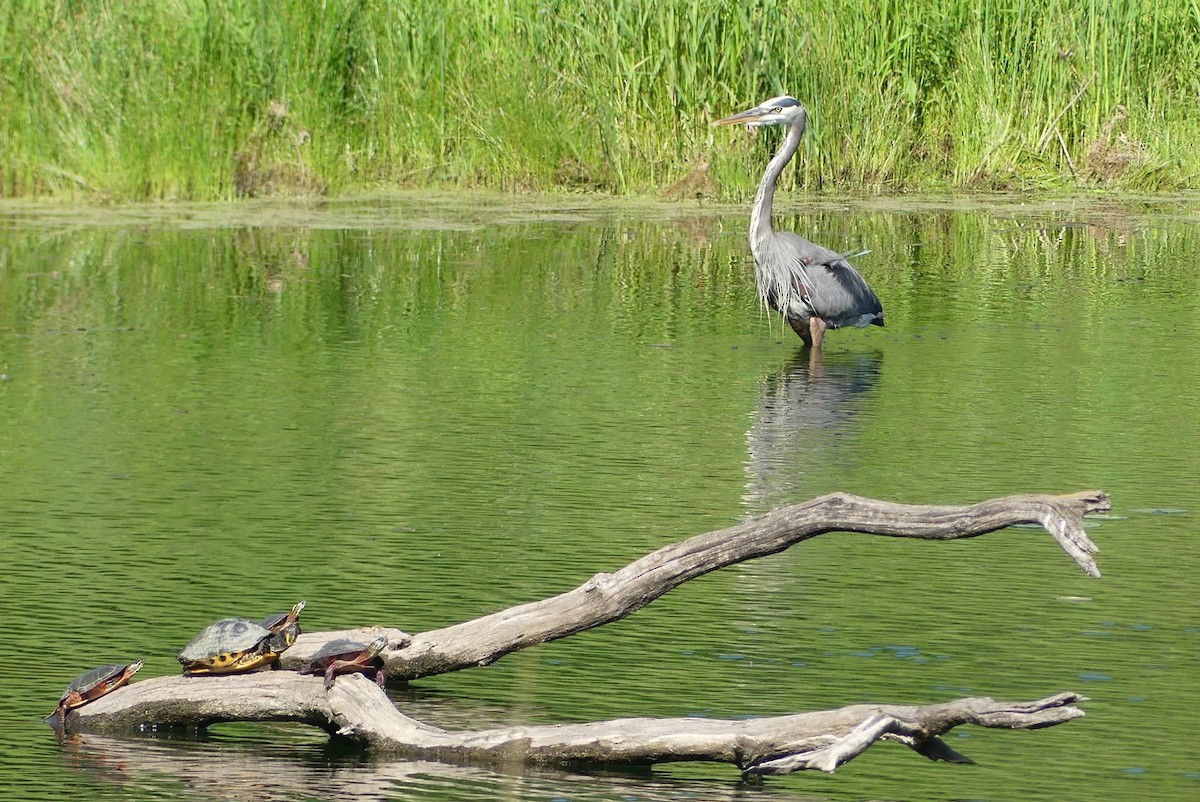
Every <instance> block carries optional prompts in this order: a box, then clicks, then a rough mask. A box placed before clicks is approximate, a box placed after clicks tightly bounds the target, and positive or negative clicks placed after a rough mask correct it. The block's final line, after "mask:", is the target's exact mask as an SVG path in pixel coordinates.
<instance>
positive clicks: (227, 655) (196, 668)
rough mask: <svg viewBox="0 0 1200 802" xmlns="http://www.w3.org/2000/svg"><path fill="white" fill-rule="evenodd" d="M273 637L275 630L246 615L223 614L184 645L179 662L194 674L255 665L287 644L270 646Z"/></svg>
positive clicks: (218, 672)
mask: <svg viewBox="0 0 1200 802" xmlns="http://www.w3.org/2000/svg"><path fill="white" fill-rule="evenodd" d="M274 637H275V633H273V632H271V630H269V629H267V628H266V627H263V626H261V625H260V624H258V623H256V622H254V621H251V620H250V619H249V618H222V619H221V620H220V621H218V622H216V623H215V624H209V625H208V626H207V627H205V628H204V630H203V631H201V633H200V634H199V635H197V636H196V637H194V638H192V640H191V642H190V643H189V644H188V645H187V646H185V647H183V651H181V652H180V653H179V662H180V663H182V664H183V670H184V671H185V672H188V673H196V674H222V673H228V672H232V671H245V670H249V669H251V668H257V667H258V666H260V665H265V664H266V663H269V662H270V661H271V660H273V659H274V658H275V656H276V655H278V654H279V652H281V651H283V648H286V647H285V646H282V645H281V646H280V648H276V647H275V646H273V645H272V640H273V639H274ZM272 650H274V651H272Z"/></svg>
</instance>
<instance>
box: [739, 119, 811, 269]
mask: <svg viewBox="0 0 1200 802" xmlns="http://www.w3.org/2000/svg"><path fill="white" fill-rule="evenodd" d="M807 122H808V115H806V114H804V113H803V112H801V114H800V116H799V118H797V120H796V122H794V123H792V124H791V125H789V126H788V129H787V136H786V137H785V138H784V140H783V144H782V145H780V146H779V150H778V151H776V153H775V155H774V157H772V158H771V161H770V163H769V164H767V171H766V172H765V173H763V177H762V181H760V182H759V184H758V194H757V195H755V196H754V208H753V209H751V211H750V250H751V251H752V252H753V253H754V255H755V256H757V255H758V254H759V243H762V242H766V241H767V240H768V239H770V237H771V204H772V203H773V202H774V200H775V183H776V182H777V181H778V180H779V175H780V173H782V172H783V168H784V167H786V166H787V163H788V162H790V161H791V160H792V156H794V155H795V153H796V149H797V148H798V147H800V140H801V139H802V138H803V137H804V127H805V125H806V124H807Z"/></svg>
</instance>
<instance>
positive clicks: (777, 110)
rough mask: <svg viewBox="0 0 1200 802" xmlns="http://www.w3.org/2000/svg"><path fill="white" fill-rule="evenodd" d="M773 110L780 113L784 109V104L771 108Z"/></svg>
mask: <svg viewBox="0 0 1200 802" xmlns="http://www.w3.org/2000/svg"><path fill="white" fill-rule="evenodd" d="M771 111H773V112H775V113H776V114H779V113H780V112H781V111H783V106H776V107H775V108H773V109H771Z"/></svg>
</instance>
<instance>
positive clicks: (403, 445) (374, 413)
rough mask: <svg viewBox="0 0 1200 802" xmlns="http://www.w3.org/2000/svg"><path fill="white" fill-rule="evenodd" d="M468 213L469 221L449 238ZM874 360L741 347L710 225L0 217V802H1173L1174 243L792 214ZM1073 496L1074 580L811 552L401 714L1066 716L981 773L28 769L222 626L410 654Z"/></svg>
mask: <svg viewBox="0 0 1200 802" xmlns="http://www.w3.org/2000/svg"><path fill="white" fill-rule="evenodd" d="M464 204H465V205H464ZM780 211H781V212H782V214H780V215H777V218H778V219H777V222H778V224H779V225H780V226H781V227H784V226H786V227H787V228H790V229H793V230H797V231H801V232H802V233H804V234H806V235H807V236H809V237H810V238H813V239H816V240H817V241H820V242H822V243H824V244H827V245H829V246H831V247H834V248H838V249H840V250H851V249H859V248H869V249H870V251H871V253H870V254H869V255H867V256H864V257H861V258H859V259H858V260H857V262H858V265H859V267H860V270H861V272H863V274H864V275H865V276H866V277H867V278H868V279H869V280H870V282H871V283H872V284H873V286H874V287H875V289H876V290H877V292H878V294H879V296H880V298H881V299H882V300H883V303H884V307H885V311H886V317H887V327H886V328H884V329H871V330H869V331H860V330H854V331H837V332H833V333H831V334H830V336H829V338H828V340H827V343H826V348H825V353H824V355H823V359H822V360H821V361H820V362H815V361H813V360H811V359H810V358H809V355H807V354H804V353H801V351H800V348H799V342H798V340H797V338H796V337H795V336H794V335H793V334H792V333H791V332H790V331H786V332H784V331H783V330H781V327H780V323H779V320H778V319H777V318H776V317H774V316H768V315H764V314H763V313H761V312H760V311H759V310H758V309H757V307H756V296H755V292H754V287H753V277H752V265H751V263H750V260H749V257H748V254H747V252H746V250H747V249H746V245H745V233H746V218H747V214H746V210H745V209H744V208H741V207H712V208H703V207H701V208H682V207H666V208H664V207H655V206H631V205H617V204H606V203H600V202H592V201H575V200H573V199H571V198H553V199H538V200H531V201H520V200H514V199H511V198H489V197H487V196H481V197H478V198H475V199H467V200H466V201H464V200H462V199H453V198H449V197H442V196H436V195H431V196H401V197H397V198H390V199H375V200H368V201H357V202H342V203H332V202H331V203H324V204H320V205H295V206H286V205H256V204H245V205H242V206H237V207H183V206H180V207H168V208H157V207H137V208H129V209H124V208H114V209H71V208H63V207H55V206H30V205H10V206H0V544H2V545H3V549H2V554H0V612H2V618H0V622H2V624H3V626H2V627H0V654H2V655H3V660H2V661H0V683H2V687H3V688H4V693H3V699H4V702H3V705H2V706H0V788H4V789H6V793H8V794H9V795H10V798H13V799H22V800H30V801H33V802H36V801H39V800H59V799H64V798H80V799H84V798H86V799H92V800H155V799H172V800H174V799H184V800H192V799H194V800H229V799H238V800H241V799H247V800H248V799H255V800H264V799H272V800H274V799H279V800H305V799H417V798H419V799H423V800H424V799H428V800H465V799H495V798H499V797H504V798H508V799H514V800H576V799H623V800H658V799H688V800H715V799H722V800H724V799H732V798H737V799H747V800H760V799H761V800H768V799H769V800H785V799H797V800H852V799H913V800H917V799H946V800H951V799H954V800H958V799H980V800H1001V799H1020V800H1061V799H1077V800H1081V799H1089V800H1090V799H1097V800H1108V799H1111V800H1127V799H1133V798H1143V799H1154V800H1191V799H1198V798H1200V740H1198V739H1197V736H1196V733H1195V725H1194V721H1193V719H1194V713H1195V710H1196V709H1197V707H1198V706H1200V660H1198V658H1200V632H1198V628H1200V595H1198V594H1197V580H1196V577H1197V570H1198V568H1200V545H1198V544H1200V538H1198V537H1197V515H1198V512H1200V499H1198V493H1200V490H1198V487H1200V482H1198V480H1200V347H1197V340H1198V338H1200V226H1198V225H1197V222H1200V205H1198V202H1196V201H1195V200H1193V199H1187V198H1184V199H1178V200H1174V201H1169V202H1168V201H1156V202H1153V203H1150V202H1147V203H1132V202H1130V203H1125V204H1116V203H1101V202H1099V201H1097V200H1094V199H1093V200H1087V201H1078V200H1076V201H1063V202H1058V203H1050V202H1039V203H1022V202H1021V201H1020V199H1010V200H1002V201H996V202H992V203H990V204H987V205H979V204H971V203H959V202H951V201H923V202H922V201H912V202H908V201H904V200H903V199H899V200H895V201H889V202H887V203H866V202H848V203H834V202H830V201H822V202H816V203H800V202H798V201H797V202H793V203H791V204H788V203H783V204H781V205H780ZM1089 488H1101V489H1104V490H1107V491H1109V492H1110V493H1111V494H1112V498H1113V502H1114V509H1113V512H1112V514H1111V515H1109V516H1105V517H1102V518H1098V519H1096V520H1094V521H1091V522H1090V524H1089V526H1090V529H1089V532H1090V534H1091V535H1092V537H1093V538H1094V539H1095V540H1096V541H1097V543H1098V544H1099V546H1100V549H1101V552H1100V554H1099V555H1098V557H1099V565H1100V568H1101V570H1102V571H1104V574H1105V575H1104V577H1103V578H1101V579H1098V580H1094V579H1090V578H1088V577H1087V576H1085V575H1084V574H1083V573H1082V572H1081V571H1080V570H1078V568H1077V567H1076V566H1075V565H1074V564H1073V563H1072V562H1071V560H1070V559H1069V558H1068V557H1067V556H1066V555H1064V554H1063V553H1062V552H1061V551H1060V550H1059V549H1058V547H1057V546H1056V545H1055V544H1054V543H1053V541H1052V540H1051V539H1050V537H1049V536H1048V535H1046V534H1045V533H1044V532H1041V531H1039V530H1036V529H1030V528H1016V529H1011V530H1007V531H1005V532H999V533H995V534H991V535H988V536H986V537H983V538H978V539H972V540H964V541H958V542H953V543H923V542H917V541H906V540H896V539H891V538H878V537H869V536H864V535H849V534H837V533H835V534H829V535H825V536H823V537H821V538H818V539H816V540H814V541H810V542H806V543H803V544H800V545H799V546H797V547H795V548H794V549H792V550H790V551H788V552H785V553H783V554H780V555H776V556H773V557H769V558H764V559H761V560H755V561H751V562H749V563H744V564H741V565H738V566H734V567H731V568H728V569H725V570H723V571H719V572H716V573H714V574H710V575H708V576H706V577H703V578H701V579H698V580H696V581H693V582H691V583H688V584H687V585H685V586H683V587H681V588H679V589H677V590H676V591H673V592H672V593H670V594H668V595H667V596H666V597H664V598H662V599H661V600H659V601H657V602H655V603H654V604H652V605H650V606H649V607H647V608H645V609H644V610H642V611H640V612H638V613H636V614H634V615H633V616H631V617H630V618H628V619H626V620H624V621H621V622H618V623H615V624H611V625H608V626H605V627H601V628H599V629H595V630H592V631H589V632H586V633H583V634H580V635H576V636H574V637H571V638H568V639H565V640H561V641H557V642H555V643H551V644H547V645H544V646H541V647H537V648H533V649H529V650H526V651H523V652H520V653H517V654H513V655H510V656H508V657H505V658H504V659H502V660H501V661H500V662H498V663H497V664H495V665H493V666H490V667H488V668H481V669H475V670H471V671H464V672H460V673H457V674H453V675H447V676H441V677H435V678H430V679H426V680H422V681H419V682H414V683H412V684H411V685H410V686H407V687H395V688H392V689H390V692H391V694H392V696H393V698H394V699H395V700H396V702H397V703H398V704H400V705H402V706H403V709H404V710H405V711H406V712H408V713H410V714H411V715H413V716H415V717H417V718H419V719H422V720H424V721H428V722H430V723H433V724H437V725H440V726H445V727H452V728H468V727H470V728H474V727H483V726H492V725H500V724H505V723H520V722H533V723H549V722H568V721H582V720H591V719H600V718H609V717H621V716H629V715H655V716H711V717H749V716H764V715H772V714H779V713H786V712H797V711H804V710H812V709H822V708H827V707H836V706H840V705H843V704H848V703H858V702H864V701H876V702H902V703H920V702H934V701H944V700H949V699H953V698H957V697H960V696H969V695H990V696H994V697H997V698H1003V699H1014V700H1022V699H1036V698H1040V697H1042V696H1047V695H1050V694H1052V693H1056V692H1059V691H1065V690H1071V691H1077V692H1080V693H1083V694H1085V695H1086V696H1088V697H1090V699H1091V701H1090V702H1088V703H1086V705H1085V709H1086V711H1087V714H1088V715H1087V717H1086V718H1083V719H1080V720H1077V721H1073V722H1070V723H1068V724H1065V725H1063V726H1059V727H1054V728H1051V729H1046V730H1040V731H1036V732H1009V731H999V730H982V729H978V728H960V729H958V730H955V731H953V732H952V733H951V734H950V735H949V736H948V740H949V742H950V745H951V746H953V747H954V748H955V749H957V750H959V751H961V752H963V753H965V754H966V755H968V756H970V757H971V758H973V759H975V760H976V761H977V762H978V765H976V766H957V765H949V764H945V763H931V762H929V761H926V760H925V759H924V758H921V757H919V756H917V755H916V754H914V753H912V752H911V751H909V750H907V749H905V748H903V747H902V746H900V745H897V744H889V743H884V744H879V745H877V746H875V747H874V748H872V749H871V750H870V751H868V752H867V753H866V754H865V755H863V756H862V757H860V758H858V759H856V760H854V761H852V762H851V763H849V764H847V765H845V766H844V767H842V768H841V769H840V770H839V771H838V772H837V773H836V774H835V775H833V776H825V775H817V774H816V773H812V772H807V773H803V774H800V775H794V776H788V777H781V778H768V779H767V781H766V782H764V783H763V784H761V785H746V784H743V783H741V781H740V780H739V778H738V774H737V771H736V769H734V768H733V767H730V766H725V765H717V764H710V765H700V764H678V765H670V766H661V767H657V768H654V769H653V770H639V769H627V770H622V769H608V770H597V771H595V772H583V771H580V770H575V771H572V772H566V771H555V770H549V769H521V768H520V767H512V768H511V769H509V770H506V771H500V770H495V771H493V770H487V769H481V768H478V767H460V766H453V765H441V764H436V763H411V762H402V761H386V760H376V759H373V758H372V757H371V756H370V755H368V754H364V753H362V752H359V751H356V750H355V749H347V748H345V747H344V746H342V745H338V744H333V745H331V744H329V743H328V741H327V739H326V737H325V735H324V733H323V732H320V731H317V730H313V729H310V728H305V727H302V726H298V725H296V726H293V725H254V726H251V725H225V726H218V727H214V728H212V730H211V731H210V732H209V733H208V734H207V735H206V736H204V737H197V736H196V735H195V734H192V735H191V736H187V735H183V734H175V735H173V736H171V737H168V736H160V737H155V738H151V737H139V736H135V735H130V736H129V737H128V738H101V737H97V736H83V737H80V738H76V739H71V740H68V741H65V742H60V741H59V740H58V739H56V738H55V736H54V733H53V731H52V730H51V728H50V727H48V726H47V725H45V724H44V723H43V722H42V717H43V716H45V715H46V714H48V713H49V712H50V711H51V709H52V708H53V707H54V705H55V703H56V702H57V699H58V696H59V694H60V692H61V691H62V688H63V687H64V686H65V685H66V683H67V682H68V681H69V680H70V679H71V678H72V677H74V676H75V675H77V674H79V673H81V672H82V671H84V670H86V669H88V668H91V667H93V666H96V665H101V664H104V663H110V662H114V661H117V660H120V659H132V658H135V657H144V658H145V660H146V667H145V668H144V669H143V671H142V674H141V675H139V678H138V679H143V678H145V677H153V676H159V675H164V674H173V673H175V672H177V671H178V665H177V663H176V662H175V659H174V655H175V653H176V652H177V651H178V650H179V649H180V648H181V647H182V646H183V645H184V644H185V643H186V642H187V641H188V640H189V639H190V638H191V637H192V635H194V634H195V633H196V632H197V631H198V630H199V629H200V628H201V627H203V626H204V625H205V624H207V623H209V622H210V621H212V620H215V619H216V618H219V617H223V616H227V615H239V614H240V615H249V616H254V617H261V616H263V615H266V614H267V613H270V612H274V611H277V610H280V609H284V608H286V607H287V606H289V605H290V604H292V603H293V602H295V601H296V600H297V599H306V600H307V601H308V609H307V610H306V611H305V614H304V623H305V626H306V628H307V629H310V630H319V629H334V628H342V627H349V626H356V625H367V624H386V625H394V626H398V627H401V628H402V629H405V630H406V631H409V632H419V631H422V630H426V629H430V628H435V627H439V626H444V625H448V624H452V623H456V622H459V621H463V620H466V619H469V618H472V617H475V616H478V615H482V614H485V613H489V612H493V611H496V610H499V609H501V608H504V607H506V606H509V605H512V604H517V603H521V602H526V601H530V600H534V599H538V598H542V597H544V596H548V595H551V594H554V593H558V592H561V591H563V590H567V589H569V588H572V587H574V586H576V585H578V584H580V583H581V582H583V581H585V580H586V579H587V578H588V577H590V576H591V575H592V574H593V573H595V572H598V571H608V570H613V569H616V568H619V567H620V566H622V565H624V564H625V563H627V562H629V561H631V560H633V559H636V558H637V557H639V556H641V555H642V554H644V553H646V552H648V551H651V550H653V549H655V548H657V547H659V546H662V545H664V544H667V543H670V542H673V541H676V540H680V539H683V538H686V537H689V536H691V535H694V534H698V533H701V532H705V531H709V530H712V529H717V528H721V527H725V526H728V525H730V524H731V523H735V522H738V521H741V520H744V519H746V518H748V517H751V516H753V515H756V514H759V513H762V512H765V511H767V510H770V509H772V508H775V507H778V506H781V505H785V504H789V503H795V502H800V501H804V500H807V499H809V498H811V497H813V496H816V495H819V494H822V493H826V492H829V491H833V490H847V491H850V492H854V493H859V494H862V495H866V496H872V497H878V498H886V499H891V500H896V501H905V502H919V503H967V502H972V501H978V500H982V499H986V498H991V497H994V496H1001V495H1007V494H1011V493H1016V492H1027V491H1032V492H1069V491H1074V490H1083V489H1089Z"/></svg>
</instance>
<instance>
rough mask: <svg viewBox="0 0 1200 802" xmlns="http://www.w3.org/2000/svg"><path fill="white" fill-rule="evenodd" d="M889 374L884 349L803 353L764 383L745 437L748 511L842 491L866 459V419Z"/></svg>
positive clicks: (767, 378) (769, 376)
mask: <svg viewBox="0 0 1200 802" xmlns="http://www.w3.org/2000/svg"><path fill="white" fill-rule="evenodd" d="M882 375H883V353H882V352H880V351H877V350H873V349H868V350H866V351H857V350H847V351H839V350H834V351H831V352H830V353H829V354H826V355H824V356H822V354H821V352H820V351H818V350H816V349H813V350H812V351H811V352H810V351H809V350H808V349H800V350H799V351H796V352H795V353H794V354H793V355H792V358H791V360H790V361H789V362H788V363H787V364H785V365H783V366H782V369H781V370H779V371H778V372H776V373H774V374H772V375H768V376H766V377H765V378H764V379H763V382H762V385H761V387H760V389H759V396H758V405H757V408H756V409H755V410H754V414H753V416H752V419H751V420H752V423H751V426H750V429H749V430H748V431H747V432H746V447H747V461H746V492H745V496H744V497H743V501H744V503H745V504H746V506H747V512H749V513H750V514H753V515H757V514H760V513H762V512H766V511H767V510H771V509H774V508H776V507H779V506H781V505H783V504H793V503H795V501H796V499H803V498H809V497H811V496H814V495H818V494H820V493H824V492H828V491H829V490H832V489H836V487H837V480H836V477H837V476H839V475H840V471H842V470H843V469H845V468H846V466H850V465H854V464H855V463H856V462H857V461H858V460H860V459H861V458H862V457H861V453H860V452H859V445H858V435H859V432H860V430H861V428H862V425H863V424H862V422H861V421H860V416H861V415H862V414H863V413H864V411H865V412H866V413H867V414H870V410H871V409H872V404H871V403H870V399H871V398H872V397H873V396H874V395H875V394H876V392H877V391H878V389H879V384H880V381H881V378H882ZM831 482H833V484H832V485H831V484H830V483H831Z"/></svg>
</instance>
